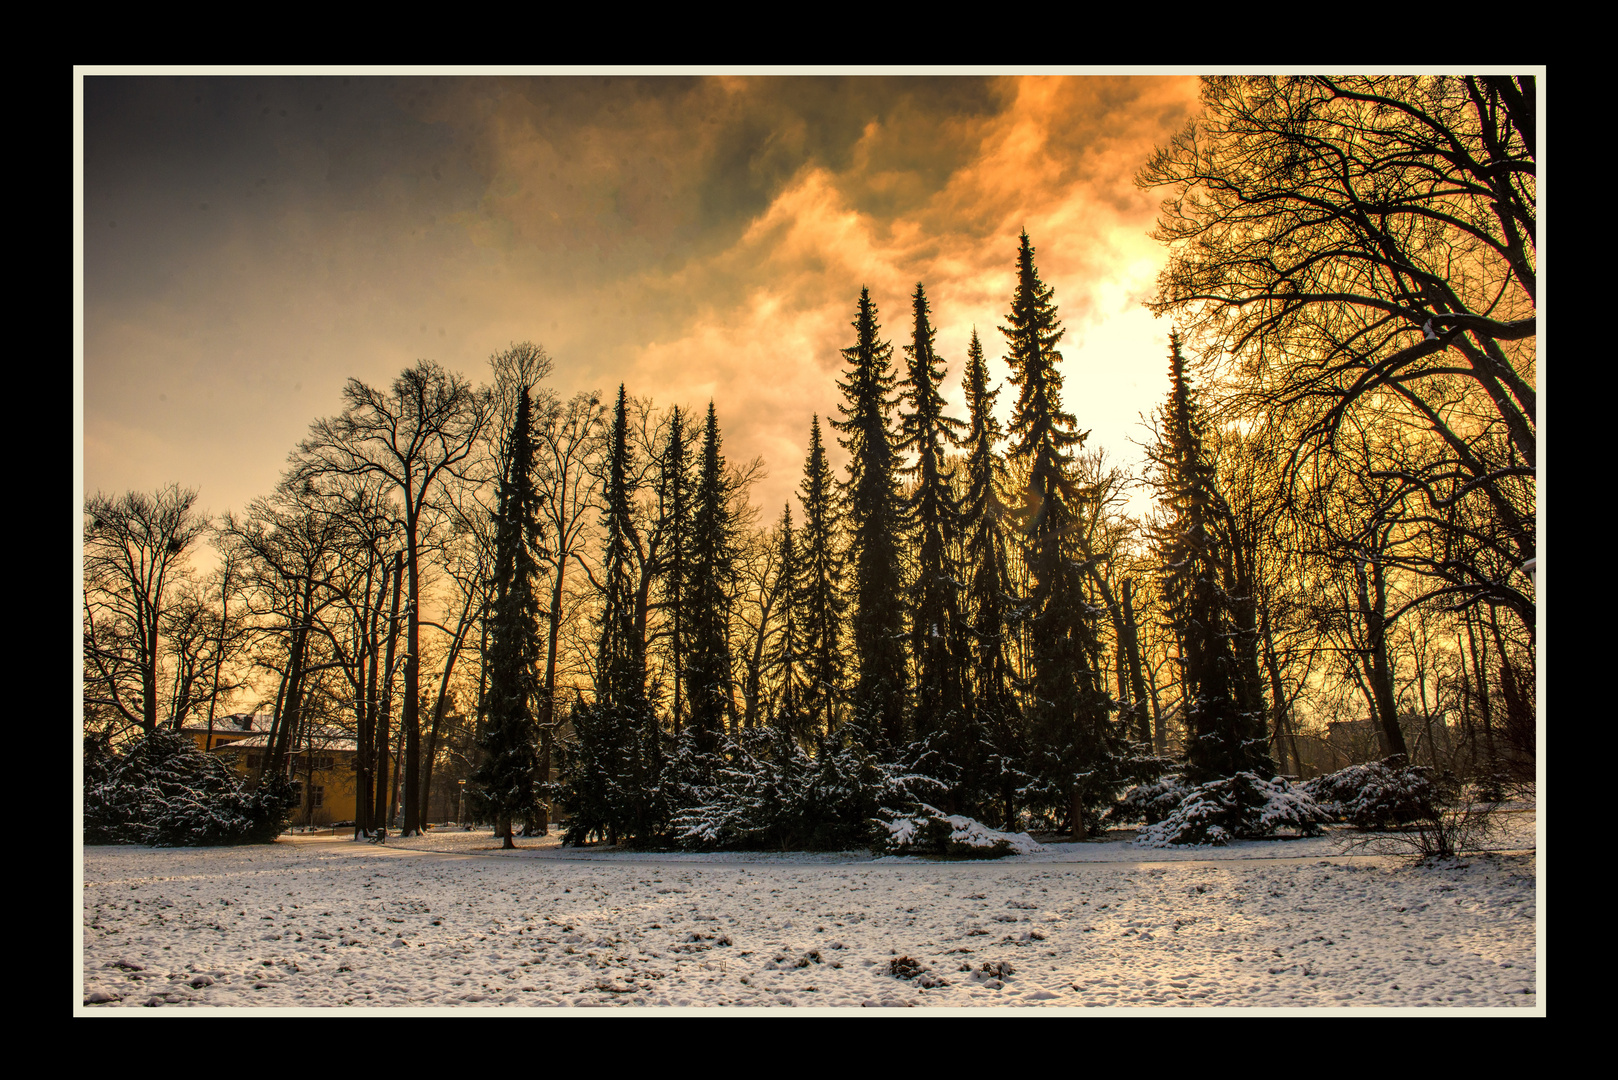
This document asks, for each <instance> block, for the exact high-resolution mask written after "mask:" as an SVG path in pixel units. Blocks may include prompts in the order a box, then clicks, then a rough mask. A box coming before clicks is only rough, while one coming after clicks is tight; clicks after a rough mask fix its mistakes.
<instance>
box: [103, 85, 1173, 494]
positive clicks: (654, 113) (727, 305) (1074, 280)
mask: <svg viewBox="0 0 1618 1080" xmlns="http://www.w3.org/2000/svg"><path fill="white" fill-rule="evenodd" d="M81 85H82V134H83V186H82V198H83V213H82V218H81V227H82V230H83V233H82V251H83V351H82V365H83V366H82V373H83V383H82V385H83V403H82V404H83V424H84V428H83V460H82V465H83V487H84V490H85V491H86V492H95V491H98V490H100V491H106V492H109V493H111V492H118V491H122V490H125V489H144V490H153V489H155V488H157V487H159V486H162V485H164V484H168V483H180V484H182V485H187V486H194V487H197V488H199V489H200V492H201V495H200V498H199V500H198V505H199V506H200V507H201V508H204V509H206V510H209V511H211V512H214V513H222V512H223V511H225V510H227V509H237V510H239V509H242V508H244V507H245V506H246V504H247V503H248V502H249V501H250V500H251V499H253V498H254V497H257V496H260V495H265V494H268V493H269V492H270V491H271V489H272V488H273V487H274V485H275V483H276V480H277V478H278V476H279V474H280V472H281V469H282V468H283V467H284V465H285V461H286V456H287V454H288V452H289V451H290V450H291V449H292V448H293V447H294V445H295V444H296V443H297V441H298V440H299V439H300V438H301V437H302V436H303V435H304V434H305V433H306V432H307V430H308V427H309V424H310V422H311V421H312V420H314V419H315V418H316V417H318V416H324V415H331V414H334V413H336V412H338V411H340V408H341V400H340V391H341V388H342V386H343V384H344V382H345V381H346V380H347V379H348V378H350V377H355V378H359V379H361V380H363V381H366V382H369V383H372V384H376V385H385V384H387V383H388V382H389V381H390V380H391V379H392V378H393V377H394V376H395V375H397V374H398V373H399V372H400V371H401V370H403V369H404V368H406V367H408V366H409V365H411V364H412V363H414V362H415V361H416V360H417V359H420V358H430V359H434V360H437V361H439V362H440V363H442V364H443V365H444V366H446V367H448V368H450V369H452V370H457V371H460V372H461V373H463V374H465V375H466V376H468V377H469V378H471V379H472V380H473V381H474V382H484V381H487V380H488V379H489V368H488V357H489V355H490V354H491V353H492V352H495V351H497V350H500V349H503V348H505V347H506V346H507V345H508V344H510V343H511V342H514V341H523V340H532V341H536V342H539V343H541V344H543V345H544V346H545V348H546V349H547V350H548V351H549V352H550V354H551V355H552V356H553V357H554V358H555V360H556V368H555V372H554V374H553V376H552V379H551V385H552V387H553V388H554V389H555V390H556V391H557V392H558V393H560V394H562V395H563V396H564V397H565V396H568V395H570V394H571V393H573V392H574V391H576V390H591V389H599V390H601V391H603V393H610V392H612V391H614V390H615V389H616V387H617V385H618V383H619V382H624V383H626V384H627V387H628V390H629V392H630V393H631V394H634V395H638V396H649V397H651V398H652V399H654V401H655V402H656V403H657V404H658V405H669V404H682V405H689V406H691V407H692V408H693V409H697V410H702V409H705V408H706V405H707V402H708V400H709V398H710V397H712V398H713V400H714V403H715V407H716V409H717V411H718V416H719V422H720V427H721V430H722V432H723V434H724V437H725V451H726V453H727V455H728V456H729V457H730V458H731V459H732V460H733V461H734V460H742V459H747V458H752V457H754V456H759V457H762V458H764V460H765V463H766V466H767V468H768V470H769V476H768V478H767V479H766V480H765V481H763V482H762V483H761V484H760V485H759V486H758V487H757V488H756V489H755V492H754V495H753V499H754V502H755V503H757V504H759V505H760V506H761V507H762V508H763V516H762V518H761V523H768V522H770V521H773V520H774V519H775V518H777V517H779V515H780V509H781V506H782V504H783V503H784V502H785V501H786V500H787V498H788V497H789V496H794V495H795V492H796V488H797V484H798V480H799V478H800V477H801V475H802V469H803V461H804V455H805V452H806V449H807V444H808V433H809V422H810V416H811V414H814V413H819V414H820V415H821V417H822V422H823V423H824V421H825V419H826V418H827V417H834V416H837V415H838V412H837V407H838V404H839V403H840V401H841V394H840V393H839V391H838V389H837V387H836V379H837V378H838V377H839V375H840V374H841V372H842V370H843V363H842V357H841V354H840V353H839V351H838V350H839V349H841V348H843V347H846V346H848V345H850V344H852V341H853V331H852V329H851V328H850V325H849V324H850V323H851V322H852V320H853V318H854V308H855V301H856V300H857V298H858V296H859V291H860V287H861V286H862V285H864V286H869V287H870V290H871V296H872V299H873V300H874V301H875V302H876V304H877V306H878V308H879V309H880V312H881V314H880V318H881V321H882V324H883V327H884V334H885V336H886V337H887V338H888V339H889V340H891V341H892V343H893V345H894V358H895V361H896V363H900V362H902V359H903V351H902V348H901V347H902V346H903V345H904V344H905V343H907V341H908V332H909V317H910V295H911V294H912V292H913V291H914V289H915V286H916V283H917V282H918V281H920V282H922V283H924V284H925V286H926V290H927V295H928V297H929V299H930V301H931V304H932V311H933V323H934V326H935V328H936V329H937V331H938V335H937V339H936V344H937V348H938V351H939V353H940V354H941V355H942V356H943V357H944V358H945V360H946V361H947V362H948V364H949V374H948V376H947V381H946V387H945V392H946V395H947V396H948V398H949V400H950V401H951V403H952V404H953V405H954V406H955V413H956V415H959V416H963V417H964V415H965V409H964V406H962V405H961V401H962V394H961V390H960V380H961V370H962V363H963V360H964V358H965V355H966V345H967V341H968V339H969V337H970V334H971V332H972V328H973V326H974V324H975V325H976V327H977V329H978V332H979V334H980V335H981V337H982V339H983V343H984V349H985V352H986V354H987V356H988V357H989V360H990V371H991V376H992V377H993V378H995V379H998V380H1004V379H1005V378H1006V375H1007V371H1006V368H1005V365H1004V362H1003V360H1002V358H1003V356H1004V354H1005V338H1004V336H1003V335H1002V334H1001V333H1000V332H999V331H998V329H997V327H998V326H999V325H1001V324H1002V323H1004V321H1005V315H1006V312H1007V310H1008V306H1009V301H1010V298H1011V292H1012V286H1013V281H1014V278H1013V267H1014V261H1015V256H1016V250H1017V235H1018V233H1019V231H1020V230H1021V229H1022V228H1024V227H1026V228H1027V230H1028V232H1029V235H1030V238H1031V239H1032V241H1033V244H1034V246H1035V251H1036V263H1037V265H1038V266H1039V269H1040V272H1041V275H1042V276H1043V278H1044V280H1045V281H1046V283H1047V284H1050V285H1053V286H1054V287H1055V289H1056V295H1055V299H1056V303H1057V305H1058V309H1059V312H1060V315H1061V318H1062V321H1063V324H1064V325H1065V326H1066V328H1067V336H1066V339H1065V340H1064V342H1063V345H1062V352H1063V354H1064V358H1065V359H1064V362H1063V364H1062V371H1063V374H1064V376H1065V378H1066V387H1065V404H1066V406H1067V408H1068V409H1069V411H1071V412H1073V413H1074V414H1075V415H1076V417H1077V419H1078V423H1079V426H1080V427H1081V428H1087V429H1090V430H1091V431H1092V435H1091V445H1092V446H1094V445H1097V444H1099V445H1101V446H1104V447H1106V448H1107V450H1108V451H1109V453H1110V454H1111V455H1112V456H1113V458H1114V459H1116V460H1119V461H1131V462H1132V461H1135V460H1138V457H1139V452H1138V450H1137V449H1136V448H1135V447H1133V446H1132V445H1130V444H1129V442H1128V440H1129V439H1130V438H1134V439H1136V440H1139V439H1141V438H1143V435H1142V432H1141V429H1140V428H1139V416H1140V414H1141V413H1143V412H1150V410H1151V409H1152V408H1153V407H1154V406H1155V405H1156V404H1157V403H1158V402H1159V401H1160V400H1161V399H1162V397H1163V394H1164V392H1165V390H1166V371H1167V362H1166V360H1165V356H1166V353H1167V335H1168V331H1169V326H1168V325H1167V323H1166V322H1161V321H1157V320H1154V319H1153V318H1152V317H1151V316H1150V315H1149V314H1148V313H1147V312H1146V311H1145V310H1144V309H1143V308H1142V307H1141V301H1142V300H1143V299H1144V298H1146V297H1147V296H1148V295H1149V294H1150V292H1151V291H1152V289H1153V286H1154V282H1155V277H1156V274H1157V270H1158V268H1159V267H1160V266H1161V265H1162V262H1163V260H1164V257H1165V252H1164V250H1163V249H1162V247H1161V245H1159V244H1157V243H1156V242H1154V241H1152V240H1151V239H1150V238H1149V237H1148V236H1147V231H1148V230H1149V229H1150V228H1151V225H1152V222H1153V219H1154V217H1155V214H1156V207H1157V202H1158V198H1159V196H1158V195H1157V194H1155V193H1145V192H1141V191H1139V190H1137V189H1136V188H1135V186H1134V175H1135V172H1136V170H1137V169H1138V168H1139V167H1140V165H1141V164H1142V163H1143V162H1144V160H1145V158H1146V157H1147V155H1148V154H1150V153H1151V151H1152V149H1153V148H1154V146H1157V145H1161V144H1163V143H1165V142H1166V141H1167V140H1168V139H1169V138H1170V137H1171V136H1172V135H1173V134H1174V133H1175V132H1176V131H1178V130H1179V129H1180V128H1182V127H1183V126H1184V124H1185V122H1186V121H1187V120H1188V119H1189V118H1191V117H1192V116H1193V115H1195V113H1196V112H1197V110H1198V104H1197V83H1196V80H1195V79H1194V78H1193V77H1190V76H1167V77H1165V76H1149V77H1148V76H1128V75H1075V76H1060V77H1001V76H996V77H963V76H929V77H918V76H902V77H894V76H886V77H878V76H871V75H855V76H845V77H822V76H766V77H755V76H740V75H721V76H667V75H640V76H633V75H622V74H601V73H597V74H589V75H566V76H553V77H544V78H506V77H489V76H464V77H463V76H455V77H450V76H438V77H427V76H362V75H358V74H349V75H346V76H345V75H344V74H341V73H337V74H327V75H280V74H271V75H252V76H249V75H234V74H233V75H221V76H210V77H199V76H190V75H182V76H173V75H134V76H112V75H86V76H85V77H84V78H83V80H82V84H81ZM1014 397H1015V389H1014V388H1010V387H1008V389H1007V391H1006V392H1005V393H1003V394H1002V395H1001V399H1000V405H1001V408H1002V411H1003V412H1009V407H1010V404H1011V402H1012V400H1013V399H1014ZM828 434H830V433H829V432H828ZM834 455H835V456H834V461H837V462H839V463H840V462H841V461H843V460H844V455H842V454H841V452H840V451H834ZM840 475H841V474H840ZM793 510H794V515H795V516H797V515H798V506H797V502H796V499H795V497H794V498H793Z"/></svg>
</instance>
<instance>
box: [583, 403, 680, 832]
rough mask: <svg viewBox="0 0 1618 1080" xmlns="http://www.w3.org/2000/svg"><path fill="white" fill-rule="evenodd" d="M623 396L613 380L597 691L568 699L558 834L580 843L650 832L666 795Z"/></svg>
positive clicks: (659, 822) (660, 822)
mask: <svg viewBox="0 0 1618 1080" xmlns="http://www.w3.org/2000/svg"><path fill="white" fill-rule="evenodd" d="M628 414H629V397H628V394H627V393H626V392H625V389H624V387H623V386H622V385H620V386H619V387H618V403H617V405H616V406H615V407H614V409H613V420H612V429H611V431H610V432H609V433H608V460H607V476H606V480H605V483H604V485H603V491H602V495H603V496H604V498H605V500H606V504H607V505H606V514H605V516H604V517H603V518H602V522H601V524H602V527H603V529H604V530H605V531H606V546H605V550H604V552H603V554H602V575H603V582H602V598H601V615H600V627H601V636H600V646H599V652H598V654H597V656H596V697H595V701H593V702H585V701H584V700H583V699H582V698H581V699H580V700H578V701H577V702H576V704H575V705H574V708H573V729H574V740H573V744H572V746H571V747H569V748H568V750H567V753H566V754H565V755H564V760H563V765H562V773H563V778H564V780H565V781H566V783H567V784H568V787H569V789H570V790H569V793H568V802H569V804H570V805H571V806H572V808H573V818H572V821H571V823H570V824H569V826H568V831H567V833H566V834H565V835H564V836H563V841H564V842H565V843H570V844H580V843H584V842H585V840H587V839H588V838H589V836H590V835H591V834H592V833H599V834H603V835H605V836H606V838H607V840H608V842H609V843H617V842H618V840H619V838H620V837H629V838H633V839H636V840H639V841H641V842H643V843H645V842H651V841H653V840H655V839H656V838H657V837H658V836H659V835H660V833H661V832H662V830H663V829H664V828H665V826H666V823H667V818H668V813H669V807H668V806H667V805H666V801H665V799H664V796H663V791H662V783H663V762H664V757H665V755H664V747H663V737H662V731H661V729H660V728H659V726H658V722H657V716H656V714H655V712H654V711H653V710H652V708H651V704H650V702H648V701H647V698H646V647H645V641H644V640H643V639H642V638H641V636H640V634H639V633H637V632H636V628H635V606H636V596H635V570H634V558H635V556H634V549H635V546H636V536H635V523H634V519H633V517H631V515H630V507H631V505H632V503H633V499H634V494H635V490H634V477H633V462H632V461H631V460H630V448H629V415H628Z"/></svg>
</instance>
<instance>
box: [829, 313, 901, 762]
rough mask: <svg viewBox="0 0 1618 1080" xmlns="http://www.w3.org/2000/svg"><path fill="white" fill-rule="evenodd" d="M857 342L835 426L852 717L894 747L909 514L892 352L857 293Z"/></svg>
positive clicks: (848, 355)
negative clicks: (844, 517)
mask: <svg viewBox="0 0 1618 1080" xmlns="http://www.w3.org/2000/svg"><path fill="white" fill-rule="evenodd" d="M851 325H852V326H853V327H854V334H855V337H854V344H853V345H851V346H850V347H848V348H846V349H844V350H843V359H844V360H846V361H847V362H848V363H849V365H850V367H849V370H848V371H847V372H845V375H846V378H847V381H841V380H840V381H839V382H838V384H837V386H838V388H839V389H840V390H842V391H843V396H844V397H845V398H846V399H847V403H846V404H844V405H842V406H839V408H840V410H841V411H842V413H843V419H842V420H837V421H833V422H832V426H833V427H835V428H836V429H837V430H838V431H841V432H844V433H845V434H846V435H847V438H845V439H840V440H839V442H840V443H841V445H842V446H843V447H844V448H845V449H847V450H848V452H849V464H848V472H849V478H848V482H847V484H846V485H845V490H846V491H847V506H848V524H849V551H848V554H849V561H850V563H851V564H852V568H853V572H854V615H853V618H852V619H851V620H850V622H851V626H850V635H849V636H850V638H851V640H852V644H853V647H854V654H855V656H856V657H857V659H858V663H859V676H858V681H857V683H856V685H855V689H854V713H855V715H856V717H859V718H860V719H861V722H862V724H865V725H867V726H868V727H870V728H874V729H875V732H874V733H876V734H879V735H880V737H881V738H882V739H883V740H884V741H885V742H886V743H887V744H888V745H889V746H891V747H897V746H899V745H900V744H902V743H903V742H904V736H905V731H904V719H905V715H904V703H905V688H906V685H905V684H906V672H905V666H906V665H905V652H904V614H905V605H904V564H903V561H902V560H901V558H900V552H901V551H902V549H903V546H904V538H905V531H906V513H905V500H904V495H903V494H902V493H901V492H900V490H899V458H898V454H897V452H896V449H895V447H894V440H893V437H892V434H891V432H890V431H889V426H888V425H889V418H890V416H891V414H892V412H893V406H894V396H893V390H894V374H893V346H892V345H890V344H889V343H887V342H886V341H883V340H882V339H881V337H880V336H879V335H880V333H881V330H882V327H881V324H880V323H878V322H877V308H876V305H875V304H873V303H872V302H871V293H870V290H869V289H863V288H862V289H861V290H860V299H859V306H858V309H857V312H856V315H855V318H854V322H853V323H852V324H851Z"/></svg>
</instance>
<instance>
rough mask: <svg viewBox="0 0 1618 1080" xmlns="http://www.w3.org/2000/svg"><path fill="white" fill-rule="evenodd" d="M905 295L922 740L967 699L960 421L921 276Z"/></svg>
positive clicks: (914, 651) (917, 714) (956, 715)
mask: <svg viewBox="0 0 1618 1080" xmlns="http://www.w3.org/2000/svg"><path fill="white" fill-rule="evenodd" d="M910 301H911V314H912V317H913V323H912V331H911V343H910V344H909V345H906V346H905V354H906V357H907V364H906V377H905V379H904V380H903V381H902V382H901V383H900V384H899V385H900V387H901V388H902V394H903V401H904V404H905V405H907V406H908V407H909V411H908V412H903V411H901V412H900V414H899V422H900V430H901V432H902V433H903V435H904V442H903V444H902V446H901V449H903V450H904V451H907V452H909V453H913V454H915V455H916V461H915V464H914V465H912V466H910V467H909V468H908V469H905V470H903V471H904V472H905V474H906V475H910V476H914V477H915V478H916V486H915V489H914V490H913V491H912V492H911V495H910V500H909V507H908V509H909V514H910V521H911V524H912V527H913V529H914V541H913V542H914V548H915V550H916V580H915V585H914V587H913V589H912V592H911V596H912V598H913V601H914V603H913V606H912V608H911V625H910V655H911V657H912V659H913V660H914V661H915V665H916V688H915V708H914V711H913V712H912V714H911V715H912V725H913V730H914V732H915V734H916V736H917V738H924V737H927V736H931V735H941V734H943V733H944V731H945V730H946V728H947V727H949V726H952V725H959V724H960V722H961V717H962V710H963V707H964V705H965V678H966V653H967V628H966V620H965V619H964V618H963V617H962V614H961V602H960V584H959V581H958V572H957V568H956V566H955V564H954V559H953V558H952V557H951V552H952V551H953V550H954V548H955V545H956V543H957V541H958V537H959V534H960V515H961V508H960V507H959V506H958V505H957V504H956V501H955V497H954V496H953V495H952V494H951V492H950V478H951V474H950V470H948V469H946V468H945V464H944V457H945V454H946V453H947V452H948V447H949V446H950V445H952V444H954V443H955V441H956V432H957V431H959V430H960V428H961V426H962V425H961V422H960V421H959V420H957V419H955V418H954V417H951V416H945V415H944V398H943V395H941V394H940V393H939V392H938V386H939V384H940V383H942V382H943V381H944V362H943V360H942V359H940V358H939V356H938V355H937V353H936V352H934V350H933V337H934V335H935V333H936V331H934V330H933V328H932V323H931V319H930V311H929V307H928V304H927V296H926V294H925V292H923V290H922V286H921V284H920V283H919V282H918V283H917V284H916V294H915V295H914V296H912V297H911V298H910Z"/></svg>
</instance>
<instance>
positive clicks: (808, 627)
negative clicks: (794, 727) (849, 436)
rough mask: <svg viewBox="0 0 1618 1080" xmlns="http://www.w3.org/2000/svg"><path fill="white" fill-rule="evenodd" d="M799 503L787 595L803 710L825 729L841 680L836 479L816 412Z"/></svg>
mask: <svg viewBox="0 0 1618 1080" xmlns="http://www.w3.org/2000/svg"><path fill="white" fill-rule="evenodd" d="M798 499H799V501H800V502H801V503H802V504H803V541H802V550H803V556H802V559H803V571H802V575H801V577H800V579H799V587H798V592H797V594H796V596H795V598H794V600H793V606H794V609H795V610H796V611H797V613H798V618H799V622H800V623H801V625H802V628H803V676H804V684H805V691H804V709H805V711H806V712H807V713H808V714H809V716H810V718H811V719H812V721H813V722H814V723H815V724H817V725H819V726H821V727H822V728H823V729H824V730H825V732H826V733H827V734H830V733H832V732H833V731H834V730H836V728H837V699H838V695H839V694H840V693H841V690H842V685H843V672H844V660H843V609H844V606H845V604H846V600H845V599H844V596H843V553H842V551H841V550H839V546H838V544H839V541H838V537H839V535H840V533H841V524H842V515H841V513H840V511H839V507H838V501H837V484H836V481H835V480H833V479H832V475H831V466H830V465H828V464H827V463H826V448H825V446H824V445H823V444H822V443H821V440H820V417H819V416H816V417H815V418H814V419H813V420H812V421H811V422H810V425H809V456H808V458H807V460H805V462H804V466H803V481H802V482H801V483H800V484H799V487H798Z"/></svg>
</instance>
